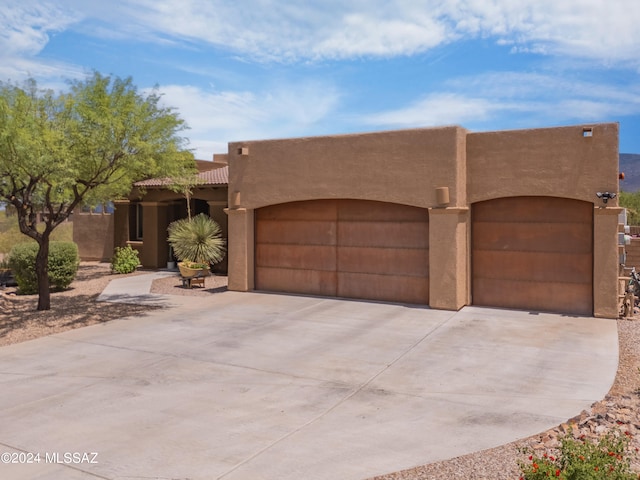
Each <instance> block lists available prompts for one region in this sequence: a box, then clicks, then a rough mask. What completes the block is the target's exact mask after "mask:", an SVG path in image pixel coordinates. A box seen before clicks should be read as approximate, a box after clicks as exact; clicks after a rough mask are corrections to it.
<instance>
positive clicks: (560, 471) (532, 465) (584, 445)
mask: <svg viewBox="0 0 640 480" xmlns="http://www.w3.org/2000/svg"><path fill="white" fill-rule="evenodd" d="M630 439H631V434H630V433H629V432H628V431H625V432H624V433H622V432H619V431H612V432H609V433H607V434H605V435H604V436H602V437H600V438H599V439H598V440H597V441H595V442H592V441H589V440H587V439H586V438H585V437H584V436H581V437H580V438H574V437H573V435H571V434H568V435H566V436H565V437H563V438H562V440H561V446H560V449H559V451H558V452H557V454H556V455H552V454H548V453H544V454H543V455H542V456H539V455H536V454H531V455H530V456H529V463H520V470H521V472H522V475H521V476H520V480H545V479H547V478H558V479H560V480H635V479H637V478H638V475H637V474H634V473H632V470H631V457H632V456H633V455H634V454H635V452H633V451H632V450H631V449H630Z"/></svg>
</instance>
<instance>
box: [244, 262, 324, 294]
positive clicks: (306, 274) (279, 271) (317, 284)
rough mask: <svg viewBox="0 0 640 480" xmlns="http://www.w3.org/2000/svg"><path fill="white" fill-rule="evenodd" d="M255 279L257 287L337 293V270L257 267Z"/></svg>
mask: <svg viewBox="0 0 640 480" xmlns="http://www.w3.org/2000/svg"><path fill="white" fill-rule="evenodd" d="M255 281H256V288H258V289H266V290H270V291H273V292H290V293H303V294H309V295H322V296H335V295H336V272H335V271H334V272H326V271H319V270H298V269H287V268H270V267H257V268H256V278H255ZM262 285H264V287H263V286H262Z"/></svg>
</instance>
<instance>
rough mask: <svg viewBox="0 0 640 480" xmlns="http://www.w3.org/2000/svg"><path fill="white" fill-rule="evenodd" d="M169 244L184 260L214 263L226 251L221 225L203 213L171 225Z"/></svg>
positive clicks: (177, 255) (181, 259) (221, 257)
mask: <svg viewBox="0 0 640 480" xmlns="http://www.w3.org/2000/svg"><path fill="white" fill-rule="evenodd" d="M168 231H169V244H170V245H171V247H172V248H173V251H174V253H175V255H176V257H178V260H180V261H182V262H195V263H201V264H214V263H218V262H220V261H221V260H222V259H223V258H224V253H225V251H226V249H225V245H224V239H223V238H222V235H221V229H220V225H218V223H216V222H215V221H214V220H213V219H212V218H211V217H209V216H208V215H205V214H204V213H201V214H199V215H196V216H195V217H193V218H192V219H191V220H189V219H188V218H183V219H181V220H176V221H175V222H172V223H171V224H170V225H169V228H168Z"/></svg>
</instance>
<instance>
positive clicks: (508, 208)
mask: <svg viewBox="0 0 640 480" xmlns="http://www.w3.org/2000/svg"><path fill="white" fill-rule="evenodd" d="M532 198H536V200H535V202H532V201H531V199H532ZM558 200H560V202H559V201H558ZM592 217H593V204H591V203H587V202H576V201H574V200H569V199H559V198H554V197H508V198H498V199H495V200H490V201H489V202H481V203H478V204H475V205H474V218H475V220H476V221H478V222H493V221H500V222H502V221H505V219H507V220H509V221H511V222H523V223H527V222H531V223H545V222H547V223H549V222H553V223H573V222H579V223H590V222H591V218H592Z"/></svg>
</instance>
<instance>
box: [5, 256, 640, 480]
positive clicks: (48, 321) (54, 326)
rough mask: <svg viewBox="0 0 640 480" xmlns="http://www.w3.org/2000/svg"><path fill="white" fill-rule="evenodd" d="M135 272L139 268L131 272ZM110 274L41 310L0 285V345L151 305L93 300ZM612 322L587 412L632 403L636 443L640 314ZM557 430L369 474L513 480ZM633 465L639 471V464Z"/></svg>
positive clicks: (164, 288)
mask: <svg viewBox="0 0 640 480" xmlns="http://www.w3.org/2000/svg"><path fill="white" fill-rule="evenodd" d="M140 273H144V272H136V273H133V274H131V275H139V274H140ZM114 278H116V276H115V275H112V274H110V271H109V265H108V264H105V263H97V262H83V263H82V264H81V265H80V269H79V270H78V276H77V278H76V280H75V281H74V282H73V283H72V284H71V288H70V289H69V290H67V291H65V292H58V293H52V295H51V310H49V311H46V312H37V311H35V307H36V304H37V298H36V296H33V295H30V296H15V295H13V293H14V291H15V289H11V288H9V289H5V290H0V346H3V345H9V344H12V343H18V342H23V341H26V340H31V339H34V338H38V337H41V336H44V335H51V334H53V333H58V332H62V331H65V330H69V329H72V328H79V327H83V326H86V325H93V324H96V323H104V322H108V321H110V320H114V319H117V318H121V317H126V316H138V315H145V314H146V313H147V312H148V311H149V310H151V309H154V307H148V306H140V305H125V304H111V303H99V302H96V298H97V297H98V295H99V294H100V293H101V292H102V290H103V289H104V288H105V287H106V286H107V284H108V283H109V281H110V280H112V279H114ZM226 280H227V279H226V277H222V276H210V277H207V278H206V280H205V286H204V287H194V288H192V289H185V288H183V287H182V282H181V281H180V279H179V278H178V277H177V275H176V276H175V277H166V278H162V279H159V280H156V281H154V283H153V286H152V289H151V291H152V292H153V293H162V294H172V295H193V296H204V295H211V294H213V293H217V292H221V291H224V290H226V285H227V284H226ZM612 321H615V320H612ZM617 325H618V332H619V337H620V364H619V368H618V373H617V376H616V379H615V383H614V385H613V386H612V388H611V390H610V392H609V394H608V395H607V397H606V398H605V399H603V401H601V402H597V403H596V404H594V406H593V408H592V411H596V412H603V409H604V410H606V409H607V408H609V409H610V410H611V409H613V408H617V407H618V406H619V405H621V404H625V405H627V406H628V405H629V404H631V405H632V407H634V408H631V409H629V408H627V409H626V410H631V418H629V419H628V423H629V426H628V428H630V429H631V428H632V427H633V429H634V430H633V431H634V434H635V435H634V437H633V440H632V447H637V448H640V442H639V439H640V395H639V394H638V392H640V374H639V370H638V369H639V368H640V317H636V318H635V319H634V320H617ZM635 407H637V408H635ZM576 413H578V412H576ZM592 413H593V412H584V413H583V417H584V416H585V415H588V416H589V418H591V417H593V418H594V419H595V420H594V421H598V419H599V418H600V419H604V418H605V417H606V416H607V415H604V414H598V415H591V414H592ZM612 418H616V417H612ZM567 420H569V419H567ZM626 421H627V420H625V422H626ZM618 423H620V422H618ZM625 428H627V426H625ZM557 435H558V429H555V430H550V431H547V432H541V433H540V434H539V435H535V436H533V437H530V438H527V439H523V440H519V441H517V442H513V443H510V444H507V445H503V446H500V447H497V448H493V449H490V450H485V451H482V452H476V453H473V454H470V455H465V456H462V457H457V458H453V459H450V460H447V461H443V462H437V463H432V464H428V465H424V466H419V467H416V468H413V469H410V470H404V471H401V472H394V473H389V474H387V475H382V476H378V477H375V480H436V479H438V480H440V479H468V480H517V479H518V478H519V475H520V470H519V468H518V461H519V460H522V461H524V460H525V458H524V456H523V455H522V454H521V453H520V452H519V448H521V447H529V448H534V447H535V446H539V445H543V444H544V442H545V441H547V440H548V439H549V438H555V437H556V436H557ZM635 466H636V467H637V468H638V469H639V470H638V471H640V465H635Z"/></svg>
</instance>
